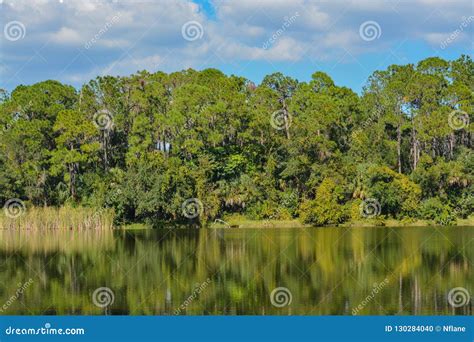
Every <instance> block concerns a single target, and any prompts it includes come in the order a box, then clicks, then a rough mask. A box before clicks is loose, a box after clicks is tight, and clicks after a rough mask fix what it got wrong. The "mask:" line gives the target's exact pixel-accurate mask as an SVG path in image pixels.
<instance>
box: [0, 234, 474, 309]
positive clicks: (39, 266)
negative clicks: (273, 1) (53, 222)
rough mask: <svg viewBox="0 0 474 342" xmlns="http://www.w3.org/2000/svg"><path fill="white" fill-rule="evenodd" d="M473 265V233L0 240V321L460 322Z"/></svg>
mask: <svg viewBox="0 0 474 342" xmlns="http://www.w3.org/2000/svg"><path fill="white" fill-rule="evenodd" d="M473 262H474V227H448V228H447V227H426V228H323V229H320V228H318V229H316V228H312V229H309V228H308V229H296V228H295V229H189V230H184V229H162V230H140V231H119V230H116V231H111V230H104V231H88V232H74V231H69V230H66V231H60V230H57V231H49V232H39V231H7V230H0V314H4V315H5V314H7V315H16V314H21V315H28V314H61V315H62V314H131V315H173V314H180V315H190V314H192V315H289V314H296V315H351V314H354V313H356V314H359V315H367V314H372V315H386V314H387V315H392V314H404V315H406V314H408V315H452V314H458V315H460V314H461V315H471V314H472V306H473V303H472V302H473V301H472V300H471V302H470V303H468V304H467V305H464V306H461V307H459V308H455V307H453V306H452V305H450V304H449V302H448V300H447V296H448V293H449V291H450V290H451V289H453V288H456V287H462V288H464V289H466V290H467V291H468V292H469V293H470V294H472V293H473V292H474V276H473V272H472V271H473V270H472V266H473ZM100 287H107V288H109V289H110V290H111V291H112V293H113V297H114V300H113V303H111V304H110V305H107V306H105V307H98V306H97V305H95V304H94V301H93V293H94V291H95V290H96V289H97V288H100ZM19 288H21V291H18V289H19ZM275 289H278V290H275ZM275 291H277V292H276V293H277V294H275ZM278 291H280V292H278ZM272 292H273V297H272ZM278 293H279V295H278ZM12 296H13V298H12ZM4 303H7V304H8V305H4ZM2 305H3V307H2Z"/></svg>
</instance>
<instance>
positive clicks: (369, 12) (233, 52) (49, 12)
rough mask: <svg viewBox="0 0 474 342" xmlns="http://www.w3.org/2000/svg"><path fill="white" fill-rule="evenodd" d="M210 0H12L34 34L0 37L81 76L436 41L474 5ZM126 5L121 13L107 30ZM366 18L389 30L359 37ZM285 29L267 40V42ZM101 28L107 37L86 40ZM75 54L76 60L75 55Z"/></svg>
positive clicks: (12, 51)
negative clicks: (191, 37)
mask: <svg viewBox="0 0 474 342" xmlns="http://www.w3.org/2000/svg"><path fill="white" fill-rule="evenodd" d="M212 4H213V6H214V9H215V17H211V18H210V17H209V16H207V15H206V13H204V12H203V11H202V10H201V9H200V7H199V6H198V5H197V4H195V3H192V2H190V0H160V1H158V0H156V1H144V0H141V1H130V0H127V1H118V2H113V1H94V0H84V1H72V0H71V1H67V0H65V1H64V2H63V3H59V2H58V1H56V0H50V1H47V0H18V1H15V2H14V3H13V2H11V1H9V0H4V2H3V4H2V12H1V13H0V17H1V18H2V22H8V21H12V20H18V21H21V22H22V23H23V24H24V25H25V26H26V36H25V38H24V39H22V40H19V41H17V42H8V41H6V40H5V39H4V36H3V35H2V36H1V37H0V41H1V43H2V45H1V49H2V51H1V53H2V61H3V63H5V64H6V65H7V69H8V70H12V73H15V72H16V70H18V69H20V68H21V67H22V65H23V62H20V61H23V60H28V59H29V56H31V55H32V54H35V51H36V52H39V53H41V55H42V56H44V58H45V59H46V61H47V62H48V67H50V68H51V70H53V69H54V68H58V69H59V70H63V69H64V68H65V67H66V66H67V68H68V69H67V70H66V71H65V72H66V74H67V75H68V77H69V78H70V79H77V78H78V77H80V76H81V75H90V74H93V73H96V74H101V73H102V72H101V71H104V70H106V71H107V70H111V71H116V72H118V73H127V72H134V71H136V70H138V69H145V68H151V69H152V70H153V67H155V70H156V68H159V69H162V70H167V71H171V70H176V69H181V68H185V67H188V66H194V67H198V66H200V65H203V64H205V63H206V61H209V60H212V59H213V58H218V59H220V60H221V61H222V60H224V61H226V60H229V61H233V62H235V61H239V60H240V61H242V63H243V64H245V63H246V61H290V62H294V61H300V60H302V59H303V58H310V59H313V60H322V59H327V58H331V56H340V54H341V53H345V52H349V53H350V54H351V55H354V56H357V55H360V54H364V53H370V52H373V51H377V50H380V49H382V48H386V47H389V46H397V45H398V44H399V43H400V42H403V41H406V40H410V39H421V40H423V41H424V42H426V43H428V44H431V45H432V46H433V47H434V48H437V47H438V46H439V44H440V43H441V41H442V40H443V39H446V37H448V36H449V35H450V34H451V33H452V32H453V31H454V30H456V29H457V28H458V27H459V25H460V24H461V22H462V20H463V19H462V17H463V16H464V17H465V16H469V14H470V13H471V14H472V11H473V9H472V4H471V3H470V1H465V0H453V1H445V0H412V1H408V0H401V1H397V2H394V1H390V0H380V1H375V0H333V1H313V0H240V1H228V0H214V1H212ZM118 13H119V14H120V18H119V20H117V21H114V22H113V23H112V24H111V25H108V26H107V29H106V30H104V27H105V25H107V23H110V22H111V20H112V18H113V17H114V16H116V15H117V14H118ZM296 14H297V15H296ZM291 17H295V19H294V20H293V21H292V22H291V25H288V26H287V27H286V26H284V25H285V22H286V21H288V18H291ZM191 20H195V21H198V22H199V23H200V24H201V25H202V27H203V30H204V34H203V38H202V39H198V40H196V41H191V42H190V41H186V40H185V39H183V37H182V36H181V27H182V25H183V24H184V23H186V22H188V21H191ZM368 20H374V21H376V22H377V23H379V24H380V27H381V29H382V35H381V37H380V38H379V39H376V40H374V41H371V42H369V43H368V42H366V41H363V40H361V39H360V37H359V26H360V24H361V23H363V22H365V21H368ZM283 27H284V30H283V29H282V28H283ZM101 30H102V31H101ZM279 31H282V32H280V34H278V37H277V39H275V41H273V42H272V43H271V44H268V46H266V48H265V49H264V48H263V46H264V44H265V42H266V41H268V39H269V38H271V37H272V36H273V35H274V34H275V32H279ZM99 32H102V33H101V34H100V39H98V40H97V41H96V42H95V43H94V44H93V45H92V46H91V47H90V49H87V50H84V46H85V44H86V43H87V42H89V41H90V40H91V39H92V38H93V37H95V35H97V34H98V33H99ZM472 33H473V23H470V25H469V27H466V28H465V29H464V31H463V32H462V34H459V37H458V38H457V39H456V41H454V42H453V43H452V44H463V42H464V43H465V42H466V41H467V40H468V39H469V35H471V37H472ZM471 39H472V38H471ZM50 42H53V43H54V44H50ZM3 43H5V44H3ZM465 45H469V44H465ZM44 46H47V48H43V47H44ZM72 47H74V48H76V47H77V48H80V49H82V50H83V54H84V55H85V56H86V58H85V59H83V56H82V55H81V56H79V58H77V54H78V51H77V49H73V48H72ZM216 55H217V57H216ZM61 58H62V59H61ZM74 58H76V59H74ZM335 58H337V57H335ZM71 60H74V61H75V62H74V63H73V64H72V65H71ZM15 63H18V64H15ZM138 64H139V65H138ZM43 67H44V65H43ZM110 68H112V69H110ZM51 74H52V75H53V76H54V72H51Z"/></svg>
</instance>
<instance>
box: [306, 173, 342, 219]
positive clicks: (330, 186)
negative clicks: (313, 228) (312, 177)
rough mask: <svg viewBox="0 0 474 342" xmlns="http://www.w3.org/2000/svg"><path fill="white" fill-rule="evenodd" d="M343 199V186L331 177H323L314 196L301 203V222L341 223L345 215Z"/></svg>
mask: <svg viewBox="0 0 474 342" xmlns="http://www.w3.org/2000/svg"><path fill="white" fill-rule="evenodd" d="M343 199H344V194H343V188H342V187H341V186H340V185H339V184H337V183H336V181H334V180H333V179H331V178H325V179H324V180H323V181H322V183H321V185H319V187H318V189H317V190H316V196H315V198H314V199H312V200H305V201H303V203H302V204H301V208H300V217H301V219H302V220H303V222H305V223H312V224H315V225H328V224H338V223H341V222H343V221H344V219H345V216H346V212H345V208H344V206H343V204H342V201H343Z"/></svg>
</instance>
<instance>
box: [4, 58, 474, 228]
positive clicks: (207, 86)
mask: <svg viewBox="0 0 474 342" xmlns="http://www.w3.org/2000/svg"><path fill="white" fill-rule="evenodd" d="M473 70H474V63H473V61H472V59H471V58H470V57H468V56H461V57H460V58H459V59H457V60H454V61H444V60H442V59H439V58H428V59H426V60H423V61H421V62H420V63H418V64H417V65H411V64H409V65H404V66H400V65H392V66H389V67H388V68H387V69H386V70H381V71H375V72H374V73H373V75H371V76H370V78H369V80H368V82H367V84H366V86H365V88H364V91H363V94H362V95H361V96H359V95H357V94H356V93H354V92H353V91H352V90H350V89H348V88H345V87H339V86H337V85H336V84H335V83H334V82H333V80H332V79H331V78H330V77H329V76H328V75H327V74H325V73H322V72H315V73H314V74H313V75H312V78H311V80H310V81H309V82H298V81H297V80H295V79H293V78H291V77H288V76H285V75H283V74H282V73H275V74H272V75H268V76H266V77H265V78H264V80H263V81H262V84H261V85H259V86H255V85H254V84H253V83H252V82H250V81H249V80H246V79H244V78H241V77H236V76H226V75H224V74H223V73H222V72H220V71H218V70H215V69H207V70H203V71H195V70H191V69H190V70H185V71H182V72H175V73H171V74H165V73H162V72H157V73H153V74H151V73H148V72H146V71H141V72H138V73H137V74H134V75H131V76H129V77H112V76H106V77H98V78H97V79H95V80H92V81H90V82H89V83H88V84H86V85H84V86H83V87H82V89H80V91H76V90H75V89H73V88H72V87H70V86H67V85H62V84H60V83H59V82H56V81H46V82H41V83H38V84H34V85H31V86H18V87H17V88H16V89H15V90H14V91H13V92H12V93H11V94H7V93H6V92H2V94H1V100H0V132H1V134H0V200H1V201H2V203H3V202H5V201H6V200H8V199H9V198H21V199H24V200H26V201H28V202H30V203H31V204H32V205H44V206H61V205H64V204H73V205H78V204H81V205H85V206H92V207H105V208H113V209H114V210H115V213H116V214H117V220H119V221H121V222H145V221H150V222H156V221H163V220H165V221H182V222H186V223H199V222H201V223H204V222H208V221H211V220H214V219H215V218H222V217H224V216H225V215H242V216H246V217H249V218H253V219H292V218H299V219H301V220H302V221H304V222H309V223H312V224H315V225H329V224H330V225H333V224H339V223H342V222H344V221H346V220H347V219H358V218H360V212H359V209H358V208H359V206H360V205H361V203H363V200H365V199H369V198H370V199H375V200H377V201H378V202H379V203H380V207H381V214H382V216H383V217H387V218H396V219H403V218H408V217H410V218H419V217H422V218H427V219H430V220H437V222H440V223H446V224H447V223H451V222H453V220H455V219H456V218H467V217H468V216H470V215H472V213H473V210H474V200H473V193H474V188H473V187H474V171H473V170H474V153H473V134H474V132H473V122H474V117H473V115H472V113H473V111H474V95H473V94H474V92H473V91H474V86H473V84H474V83H473V79H474V76H473ZM455 110H456V111H458V112H460V113H465V115H467V116H470V117H469V119H470V125H467V124H466V125H465V127H461V128H460V129H453V128H452V127H451V126H450V120H449V118H450V116H451V115H452V113H453V111H455ZM104 113H105V114H106V116H107V119H108V120H110V121H111V124H110V125H107V127H101V126H100V125H99V126H98V125H97V119H96V116H97V115H98V114H102V115H104ZM275 116H276V119H275ZM191 198H197V199H198V200H199V201H200V202H201V203H202V208H200V210H199V216H198V217H194V218H191V219H189V218H188V217H185V216H183V209H182V205H183V202H184V201H186V200H187V199H191ZM440 203H442V204H440Z"/></svg>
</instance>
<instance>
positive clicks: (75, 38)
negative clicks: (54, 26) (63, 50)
mask: <svg viewBox="0 0 474 342" xmlns="http://www.w3.org/2000/svg"><path fill="white" fill-rule="evenodd" d="M51 39H52V40H53V41H54V42H56V43H58V44H66V45H69V44H80V43H81V42H82V41H83V38H82V37H81V34H80V33H79V32H78V31H76V30H73V29H71V28H69V27H61V28H60V29H59V31H57V32H54V33H52V35H51Z"/></svg>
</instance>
